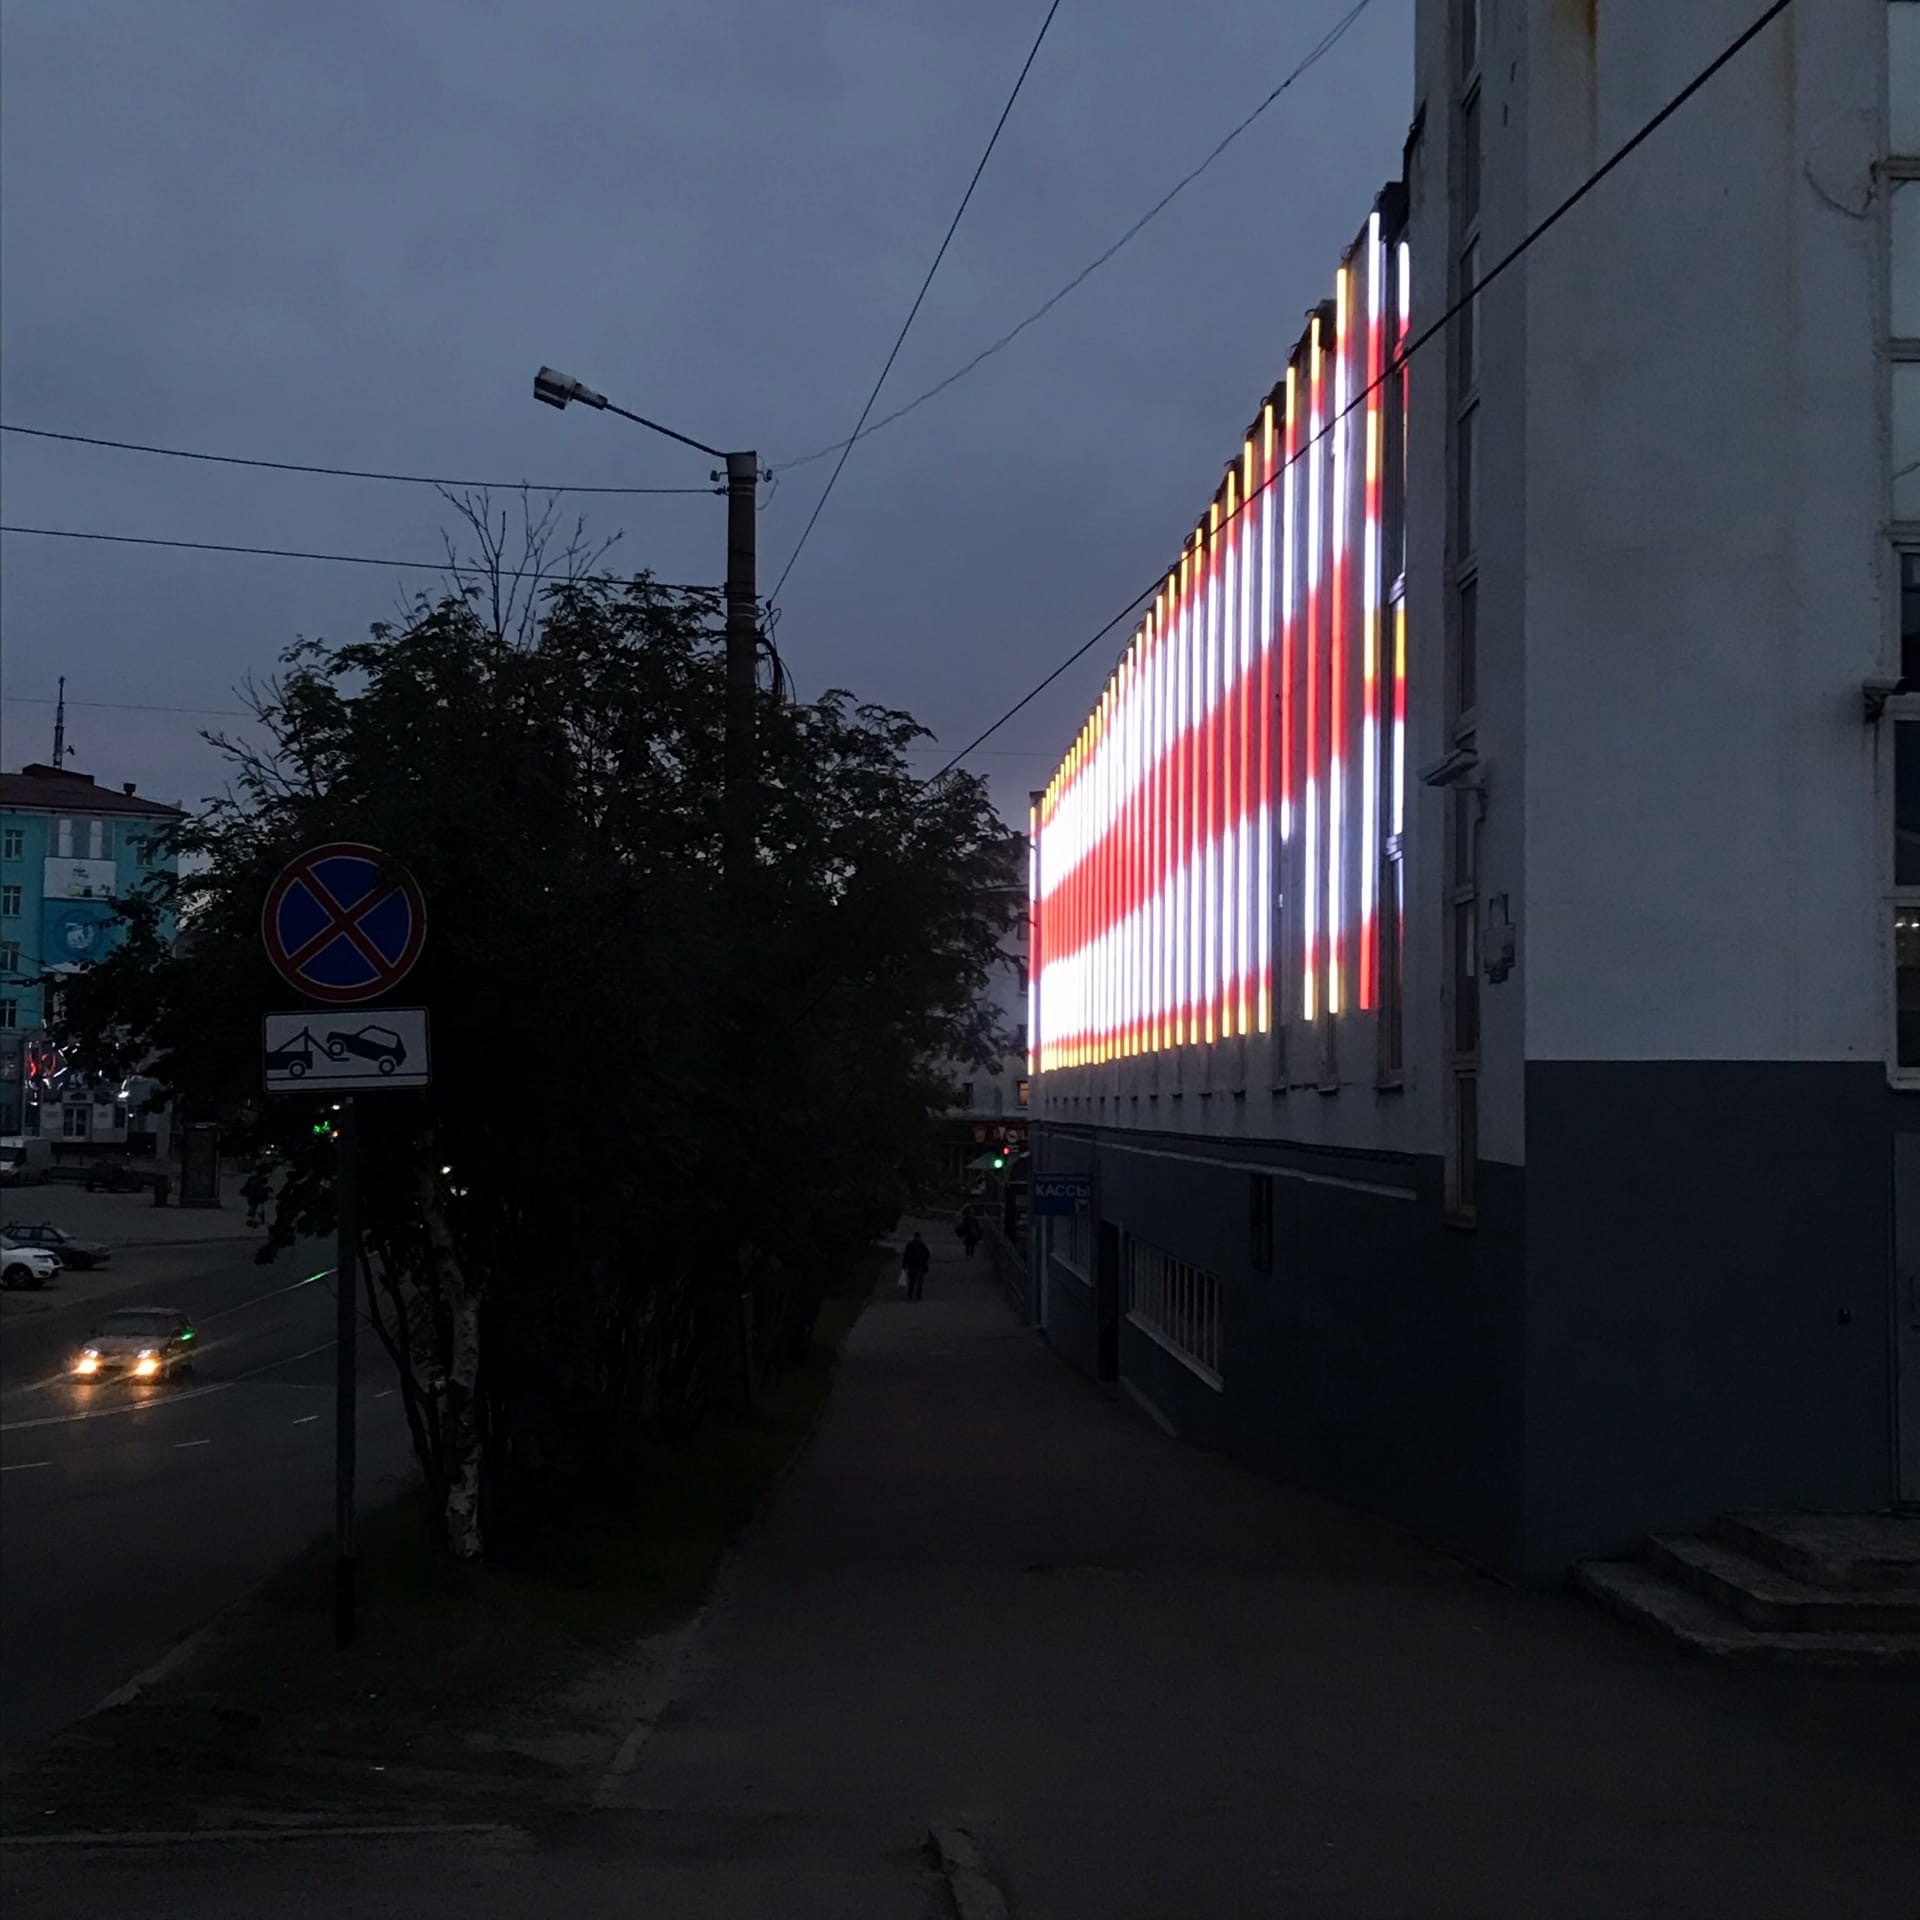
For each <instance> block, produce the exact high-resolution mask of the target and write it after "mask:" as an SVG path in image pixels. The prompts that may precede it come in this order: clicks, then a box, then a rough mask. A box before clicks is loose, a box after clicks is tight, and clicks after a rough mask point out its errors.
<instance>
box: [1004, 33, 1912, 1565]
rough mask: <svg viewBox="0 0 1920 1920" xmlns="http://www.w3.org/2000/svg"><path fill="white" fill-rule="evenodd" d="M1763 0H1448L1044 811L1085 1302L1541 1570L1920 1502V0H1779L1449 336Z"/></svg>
mask: <svg viewBox="0 0 1920 1920" xmlns="http://www.w3.org/2000/svg"><path fill="white" fill-rule="evenodd" d="M1758 11H1759V9H1758V8H1757V7H1756V5H1755V4H1754V0H1699V4H1697V5H1694V6H1689V7H1686V8H1668V7H1652V6H1647V5H1644V4H1641V5H1628V4H1625V3H1624V0H1619V3H1610V0H1601V4H1599V5H1597V6H1591V5H1590V6H1565V5H1561V4H1558V3H1557V0H1479V4H1478V5H1475V4H1473V0H1423V4H1421V5H1420V7H1419V8H1418V10H1417V28H1416V31H1417V36H1418V42H1417V49H1416V63H1415V66H1416V76H1417V80H1416V92H1417V99H1416V102H1415V111H1414V119H1413V130H1412V132H1411V134H1410V137H1409V140H1408V145H1407V149H1406V153H1405V156H1404V162H1405V172H1404V182H1403V183H1402V182H1396V183H1395V184H1393V185H1392V186H1389V187H1388V188H1387V189H1386V190H1385V191H1383V193H1382V194H1381V196H1380V197H1379V199H1378V201H1377V202H1376V204H1375V206H1374V207H1373V209H1372V210H1371V212H1370V213H1369V214H1368V215H1367V217H1366V219H1365V221H1364V223H1363V224H1362V225H1361V226H1360V228H1359V229H1358V232H1357V234H1356V238H1355V242H1354V246H1353V248H1352V250H1351V251H1350V252H1349V254H1348V255H1347V257H1346V259H1345V260H1344V262H1342V263H1341V265H1340V268H1339V270H1338V273H1337V274H1336V276H1335V277H1334V280H1333V283H1332V284H1331V286H1329V287H1328V289H1327V293H1328V296H1329V297H1328V298H1327V299H1326V301H1325V302H1324V304H1322V305H1321V306H1320V307H1318V308H1316V309H1315V310H1314V312H1313V313H1312V314H1311V315H1309V317H1308V320H1307V324H1306V327H1305V330H1304V331H1303V332H1300V333H1299V335H1298V338H1297V340H1295V341H1294V344H1293V348H1292V352H1291V355H1290V356H1289V357H1287V359H1286V364H1285V371H1284V373H1283V377H1282V378H1281V380H1280V381H1279V382H1278V383H1277V384H1276V385H1275V387H1274V388H1273V390H1272V391H1271V393H1270V394H1269V395H1268V396H1267V398H1266V399H1265V400H1264V401H1263V402H1262V403H1261V406H1260V407H1259V409H1258V410H1257V411H1256V413H1255V416H1254V418H1253V420H1252V422H1251V423H1250V425H1249V427H1248V429H1247V431H1246V433H1245V434H1244V435H1243V437H1242V441H1241V445H1240V447H1239V449H1238V451H1237V453H1235V454H1234V455H1233V457H1232V458H1231V461H1230V464H1229V467H1228V471H1227V475H1226V478H1225V480H1224V482H1223V484H1222V487H1221V489H1220V492H1219V494H1218V495H1217V496H1216V498H1215V500H1214V501H1213V502H1212V503H1211V505H1210V506H1209V507H1208V508H1207V511H1206V513H1205V514H1204V515H1203V517H1202V518H1201V520H1200V521H1199V523H1198V525H1197V527H1196V529H1195V531H1194V533H1193V534H1192V535H1191V536H1190V537H1189V539H1188V541H1187V542H1186V544H1185V546H1184V547H1183V548H1182V549H1181V550H1180V554H1179V557H1178V559H1177V560H1176V562H1175V563H1174V565H1173V566H1172V567H1171V568H1170V569H1169V572H1168V576H1167V580H1166V582H1165V584H1164V585H1163V588H1162V590H1161V592H1160V594H1159V595H1158V596H1156V598H1155V599H1154V600H1153V601H1152V602H1151V603H1150V604H1149V606H1148V607H1147V610H1146V613H1145V615H1144V617H1143V619H1142V622H1141V626H1140V629H1139V631H1138V632H1137V633H1136V634H1135V635H1134V637H1133V639H1132V640H1131V642H1130V643H1129V646H1128V648H1127V649H1126V651H1125V653H1124V654H1123V656H1122V659H1121V662H1120V664H1119V666H1118V668H1117V669H1116V672H1115V674H1114V677H1113V679H1112V681H1111V682H1110V683H1109V686H1108V688H1107V691H1106V693H1105V695H1104V696H1103V699H1102V701H1101V704H1100V707H1099V708H1098V709H1097V711H1096V712H1095V714H1094V715H1093V716H1092V717H1091V718H1090V720H1089V723H1088V726H1087V728H1086V729H1085V730H1084V731H1083V733H1082V735H1081V736H1080V737H1079V739H1078V740H1076V742H1075V743H1074V744H1073V747H1072V750H1071V751H1070V752H1069V754H1068V755H1067V757H1066V759H1065V761H1064V762H1063V765H1062V767H1061V770H1060V772H1059V773H1058V774H1057V775H1056V776H1055V779H1054V780H1053V782H1051V783H1050V785H1049V787H1048V788H1047V789H1046V790H1045V792H1044V794H1043V795H1042V796H1041V797H1040V799H1039V800H1038V802H1037V804H1036V807H1035V814H1034V822H1033V829H1034V835H1035V855H1034V876H1033V878H1034V885H1033V892H1034V901H1035V905H1034V936H1033V938H1034V983H1033V994H1032V1003H1031V1008H1030V1019H1031V1023H1032V1027H1033V1032H1034V1059H1033V1064H1034V1068H1035V1079H1034V1104H1033V1110H1034V1116H1035V1133H1036V1149H1035V1165H1036V1170H1037V1171H1042V1172H1059V1173H1072V1172H1079V1173H1084V1174H1085V1175H1087V1176H1088V1178H1089V1180H1090V1183H1091V1192H1092V1203H1091V1210H1090V1212H1089V1215H1088V1216H1087V1217H1086V1219H1084V1220H1079V1221H1071V1222H1069V1221H1059V1222H1055V1223H1053V1225H1052V1226H1051V1227H1050V1229H1049V1232H1048V1233H1047V1234H1040V1235H1036V1270H1035V1287H1034V1299H1033V1306H1034V1311H1035V1313H1036V1316H1037V1317H1038V1318H1039V1319H1040V1320H1041V1322H1042V1324H1043V1325H1044V1326H1045V1328H1046V1331H1047V1334H1048V1337H1049V1338H1050V1339H1052V1340H1054V1341H1055V1342H1056V1343H1057V1344H1058V1345H1060V1346H1061V1347H1062V1348H1063V1349H1064V1350H1065V1351H1067V1352H1069V1353H1070V1354H1072V1355H1074V1356H1075V1357H1077V1358H1078V1359H1079V1360H1080V1361H1081V1363H1082V1364H1084V1365H1086V1366H1087V1367H1088V1368H1089V1369H1090V1370H1092V1371H1094V1372H1096V1373H1099V1374H1102V1375H1105V1376H1108V1377H1117V1378H1123V1379H1125V1380H1127V1381H1128V1382H1129V1383H1130V1384H1131V1385H1132V1386H1133V1387H1134V1388H1135V1389H1136V1390H1137V1391H1139V1392H1141V1393H1142V1394H1144V1395H1145V1396H1146V1397H1148V1398H1149V1399H1150V1400H1152V1401H1153V1402H1154V1403H1155V1404H1156V1406H1158V1407H1159V1408H1160V1409H1161V1410H1162V1411H1163V1412H1164V1413H1165V1414H1166V1415H1167V1417H1168V1418H1169V1419H1171V1420H1172V1421H1173V1422H1174V1423H1175V1424H1176V1425H1177V1426H1179V1427H1180V1428H1181V1429H1182V1430H1184V1431H1187V1432H1189V1433H1191V1434H1193V1435H1194V1436H1195V1437H1197V1438H1201V1439H1205V1440H1207V1441H1209V1442H1212V1443H1215V1444H1220V1445H1224V1446H1227V1447H1230V1448H1232V1449H1234V1450H1236V1451H1238V1452H1241V1453H1243V1454H1245V1455H1247V1456H1248V1457H1251V1458H1254V1459H1257V1460H1260V1461H1263V1462H1267V1463H1270V1464H1273V1465H1276V1466H1284V1467H1287V1468H1289V1469H1292V1470H1304V1471H1307V1472H1309V1473H1311V1474H1313V1475H1314V1476H1316V1477H1317V1478H1319V1479H1320V1480H1322V1481H1323V1482H1324V1483H1326V1484H1328V1485H1329V1486H1331V1487H1332V1488H1334V1489H1335V1490H1337V1491H1340V1492H1343V1493H1346V1494H1348V1495H1350V1496H1351V1497H1355V1498H1358V1499H1360V1500H1363V1501H1365V1502H1366V1503H1368V1504H1370V1505H1373V1506H1375V1507H1378V1508H1380V1509H1381V1510H1384V1511H1387V1512H1390V1513H1393V1514H1395V1515H1396V1516H1397V1517H1400V1518H1403V1519H1405V1520H1407V1521H1409V1522H1410V1523H1412V1524H1414V1525H1417V1526H1419V1527H1420V1528H1421V1529H1422V1530H1423V1531H1425V1532H1426V1533H1428V1534H1429V1535H1430V1536H1432V1537H1435V1538H1440V1539H1444V1540H1446V1541H1448V1542H1449V1543H1451V1544H1454V1545H1456V1546H1458V1547H1460V1548H1462V1549H1463V1550H1465V1551H1467V1552H1469V1553H1471V1554H1473V1555H1475V1556H1476V1557H1478V1558H1480V1559H1482V1560H1483V1561H1484V1562H1486V1563H1487V1564H1490V1565H1494V1566H1497V1567H1499V1568H1501V1569H1502V1570H1505V1571H1510V1572H1513V1573H1516V1574H1519V1575H1521V1576H1523V1577H1528V1578H1552V1577H1556V1576H1557V1575H1558V1574H1559V1573H1560V1572H1562V1571H1563V1570H1564V1569H1565V1567H1566V1566H1567V1565H1568V1564H1569V1563H1570V1562H1572V1561H1574V1560H1576V1559H1579V1558H1582V1557H1586V1556H1589V1555H1595V1554H1603V1553H1609V1552H1615V1551H1619V1550H1622V1549H1624V1548H1627V1547H1629V1546H1631V1545H1632V1544H1633V1543H1634V1541H1635V1540H1636V1539H1637V1537H1638V1536H1640V1535H1642V1534H1644V1533H1647V1532H1649V1531H1653V1530H1656V1529H1687V1528H1692V1527H1696V1526H1699V1525H1701V1524H1703V1523H1704V1522H1706V1521H1707V1520H1709V1519H1711V1518H1712V1517H1713V1515H1714V1514H1716V1513H1717V1512H1720V1511H1722V1510H1724V1509H1728V1508H1734V1507H1752V1506H1776V1507H1812V1508H1823V1507H1830V1508H1835V1509H1851V1510H1859V1509H1870V1508H1877V1507H1885V1506H1888V1505H1891V1504H1894V1503H1895V1502H1899V1501H1903V1500H1904V1501H1920V0H1846V3H1845V4H1835V5H1825V6H1818V7H1816V6H1811V5H1798V6H1792V7H1789V8H1788V9H1787V10H1786V11H1785V12H1784V13H1783V14H1781V15H1780V16H1779V17H1778V18H1776V19H1775V20H1773V21H1772V22H1771V23H1770V24H1769V25H1767V26H1766V27H1765V28H1764V29H1763V30H1762V31H1761V32H1760V33H1759V34H1757V35H1756V36H1755V37H1754V38H1753V40H1752V41H1751V43H1750V44H1748V45H1747V46H1746V47H1744V48H1743V49H1742V50H1741V51H1740V52H1739V53H1738V54H1736V55H1734V56H1733V57H1732V58H1731V59H1730V60H1729V61H1728V62H1727V64H1726V65H1725V67H1724V68H1723V69H1722V70H1721V71H1720V72H1718V73H1717V74H1715V75H1714V77H1713V78H1711V79H1710V80H1708V81H1707V82H1706V83H1705V85H1704V86H1702V87H1701V89H1700V90H1699V92H1698V93H1697V94H1695V95H1694V96H1693V97H1692V98H1691V99H1690V100H1688V101H1687V102H1686V103H1685V104H1684V105H1683V106H1681V107H1680V108H1679V109H1678V110H1677V111H1676V112H1675V113H1674V115H1673V116H1672V118H1671V119H1670V120H1668V121H1667V122H1666V123H1665V124H1664V125H1663V126H1661V127H1660V128H1659V129H1658V130H1657V131H1656V132H1654V133H1653V134H1652V135H1651V137H1650V138H1648V140H1647V141H1646V143H1645V144H1644V146H1642V147H1640V148H1639V149H1638V150H1637V151H1636V152H1634V153H1633V154H1631V155H1630V156H1629V157H1628V158H1627V159H1625V160H1624V161H1623V162H1622V163H1621V164H1620V165H1619V166H1618V167H1617V168H1616V169H1614V170H1613V171H1612V172H1611V173H1610V174H1609V175H1608V177H1607V178H1605V179H1604V180H1602V181H1601V182H1600V183H1599V184H1598V185H1597V186H1596V187H1595V188H1594V190H1593V191H1592V192H1591V193H1589V194H1587V195H1586V196H1585V197H1584V198H1582V199H1581V200H1580V201H1579V203H1578V204H1577V205H1575V206H1574V207H1573V208H1572V209H1571V210H1569V211H1568V212H1567V213H1566V214H1565V216H1564V218H1563V219H1561V220H1560V221H1559V222H1558V223H1557V224H1555V225H1554V226H1553V227H1552V228H1551V229H1550V230H1549V231H1548V232H1546V233H1545V234H1544V235H1543V236H1542V237H1541V238H1540V239H1539V240H1538V241H1537V242H1535V243H1534V244H1532V245H1530V246H1528V247H1527V248H1526V250H1525V251H1524V252H1523V253H1522V254H1520V256H1519V257H1518V258H1517V259H1516V260H1514V262H1513V263H1512V264H1511V265H1510V266H1508V267H1506V268H1504V270H1501V271H1499V272H1498V273H1497V274H1496V276H1495V277H1494V278H1493V279H1492V280H1491V282H1490V284H1488V285H1487V287H1486V290H1485V291H1484V292H1483V293H1481V294H1480V295H1479V296H1478V297H1477V298H1476V299H1475V300H1473V301H1472V303H1471V304H1470V305H1469V306H1467V307H1466V308H1464V309H1463V310H1462V311H1461V312H1460V313H1459V314H1458V315H1457V316H1456V317H1455V318H1454V319H1453V321H1452V322H1451V323H1450V324H1449V325H1447V326H1446V327H1445V328H1444V329H1443V330H1442V331H1441V332H1439V333H1438V334H1437V335H1435V336H1434V337H1432V338H1431V339H1426V338H1424V336H1425V335H1426V334H1427V333H1428V330H1429V329H1430V328H1431V327H1432V326H1433V324H1434V323H1435V322H1436V321H1438V320H1440V319H1441V318H1442V316H1444V315H1445V314H1446V313H1447V312H1448V310H1449V308H1451V307H1453V306H1454V304H1455V303H1456V302H1457V301H1458V300H1460V298H1461V297H1462V295H1463V293H1464V291H1465V290H1466V289H1468V288H1470V287H1472V286H1474V285H1475V284H1477V283H1479V282H1480V281H1482V280H1483V279H1485V278H1486V276H1487V275H1488V274H1489V272H1490V271H1491V270H1493V269H1494V268H1495V267H1496V264H1497V263H1499V262H1500V261H1502V260H1503V258H1505V257H1506V256H1507V255H1508V254H1509V253H1510V251H1511V250H1512V249H1513V248H1515V247H1516V246H1518V245H1519V244H1520V243H1521V242H1522V241H1523V239H1524V238H1525V237H1526V236H1527V235H1528V234H1529V233H1530V232H1531V231H1532V230H1533V229H1535V228H1536V227H1538V226H1539V224H1540V223H1541V222H1542V221H1543V220H1544V219H1546V218H1547V216H1549V215H1550V214H1552V213H1553V211H1554V210H1555V209H1556V208H1557V207H1559V206H1560V205H1561V203H1562V202H1564V201H1565V200H1566V199H1567V197H1568V196H1569V195H1570V194H1572V193H1574V191H1575V190H1576V189H1577V188H1579V187H1580V186H1581V184H1582V182H1584V181H1586V180H1587V179H1588V178H1589V177H1590V176H1591V175H1592V174H1593V173H1594V172H1595V171H1596V169H1598V168H1599V167H1600V166H1601V165H1602V164H1603V163H1604V162H1605V161H1607V160H1608V159H1609V157H1610V156H1612V155H1613V154H1615V153H1616V152H1617V151H1618V150H1619V149H1620V148H1621V147H1622V145H1623V144H1624V143H1626V142H1627V141H1628V140H1629V139H1631V138H1632V137H1633V135H1634V134H1635V133H1636V132H1637V131H1638V130H1639V129H1640V128H1641V127H1642V126H1643V125H1644V124H1645V123H1646V122H1647V121H1648V120H1649V119H1650V118H1652V116H1653V115H1654V114H1655V113H1656V112H1657V111H1658V110H1659V109H1660V108H1661V107H1662V106H1663V105H1664V104H1665V103H1666V102H1667V101H1669V100H1670V99H1672V98H1673V97H1674V96H1675V95H1677V94H1678V93H1680V92H1681V90H1682V89H1683V88H1684V87H1685V86H1686V85H1687V83H1688V82H1689V81H1690V80H1692V79H1693V78H1694V77H1695V76H1696V75H1697V74H1699V73H1700V72H1701V71H1702V70H1703V69H1705V68H1706V67H1707V66H1708V65H1709V64H1710V63H1711V62H1713V61H1714V60H1715V59H1716V57H1717V56H1719V55H1720V54H1721V53H1722V52H1723V50H1724V49H1726V48H1727V47H1728V46H1729V45H1730V44H1731V43H1732V42H1733V41H1734V40H1735V39H1736V37H1737V36H1738V35H1739V34H1740V33H1741V31H1742V30H1743V29H1744V28H1746V27H1747V26H1749V25H1751V24H1752V22H1753V20H1754V18H1755V16H1756V14H1757V12H1758ZM1296 327H1297V323H1295V322H1282V323H1277V324H1276V328H1275V335H1276V359H1279V358H1281V357H1282V356H1285V355H1286V354H1287V343H1288V341H1289V340H1290V339H1292V338H1293V336H1294V334H1295V331H1296ZM1403 345H1405V346H1409V347H1411V349H1412V352H1411V357H1410V358H1409V359H1408V360H1407V361H1406V362H1405V364H1404V366H1401V365H1400V364H1399V354H1400V349H1401V348H1402V346H1403ZM1228 445H1229V447H1231V442H1229V443H1228ZM1903 675H1904V676H1906V677H1905V678H1903ZM1909 689H1911V690H1910V691H1909Z"/></svg>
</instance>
